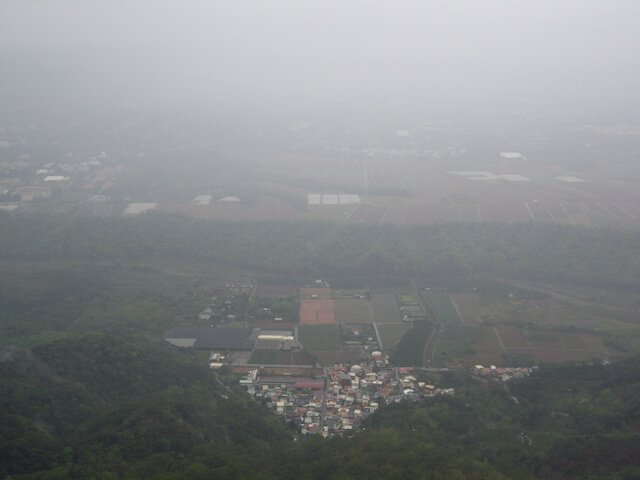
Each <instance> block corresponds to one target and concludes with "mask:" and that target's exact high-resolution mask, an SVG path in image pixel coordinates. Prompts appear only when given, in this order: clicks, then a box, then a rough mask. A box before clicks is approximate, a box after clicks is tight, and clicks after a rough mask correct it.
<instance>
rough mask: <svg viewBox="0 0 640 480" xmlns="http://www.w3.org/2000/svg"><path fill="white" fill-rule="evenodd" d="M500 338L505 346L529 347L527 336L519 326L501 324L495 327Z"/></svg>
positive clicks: (508, 347)
mask: <svg viewBox="0 0 640 480" xmlns="http://www.w3.org/2000/svg"><path fill="white" fill-rule="evenodd" d="M493 328H494V330H495V331H496V333H497V335H498V337H499V339H500V340H501V341H502V344H503V345H504V348H507V349H512V348H529V343H528V342H527V337H526V336H525V335H524V334H523V333H522V329H521V328H519V327H507V326H504V325H500V326H498V327H493Z"/></svg>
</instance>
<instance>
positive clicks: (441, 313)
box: [426, 292, 462, 324]
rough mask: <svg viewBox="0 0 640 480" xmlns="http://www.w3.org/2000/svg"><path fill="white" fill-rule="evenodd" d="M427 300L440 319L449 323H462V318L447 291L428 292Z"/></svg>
mask: <svg viewBox="0 0 640 480" xmlns="http://www.w3.org/2000/svg"><path fill="white" fill-rule="evenodd" d="M426 297H427V302H428V303H429V306H430V307H431V310H432V311H433V314H434V315H435V316H436V318H437V319H438V321H440V322H441V323H444V324H447V323H450V324H461V323H462V319H461V318H460V315H458V312H457V311H456V309H455V307H454V306H453V303H452V302H451V298H450V297H449V294H447V293H441V292H427V294H426Z"/></svg>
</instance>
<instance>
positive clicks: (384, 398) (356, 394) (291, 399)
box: [239, 352, 532, 437]
mask: <svg viewBox="0 0 640 480" xmlns="http://www.w3.org/2000/svg"><path fill="white" fill-rule="evenodd" d="M438 370H445V371H446V370H448V369H438ZM531 371H532V368H528V367H506V368H500V369H498V368H496V367H495V366H492V367H490V368H484V367H482V366H481V365H478V366H476V367H474V368H473V369H472V370H471V372H470V373H471V375H473V376H476V377H488V378H492V379H494V380H495V381H497V382H506V381H508V380H510V379H512V378H517V377H523V376H527V375H529V374H530V373H531ZM258 372H259V370H258V369H254V370H250V371H249V373H248V374H247V375H246V376H244V377H243V378H241V379H240V380H239V383H240V385H242V386H244V387H245V388H246V389H247V392H248V393H249V394H250V395H251V396H253V397H255V398H256V399H258V400H261V401H262V402H263V403H264V404H265V405H266V406H268V407H270V408H271V409H272V410H273V411H274V412H275V413H276V415H278V416H280V417H282V418H283V420H284V421H286V422H289V423H290V424H291V425H292V426H294V427H295V428H296V429H297V430H298V431H299V433H300V434H301V435H313V434H319V435H322V436H324V437H331V436H335V435H343V434H345V432H350V431H354V430H358V429H360V428H362V425H363V421H364V420H365V419H366V418H367V417H369V416H370V415H372V414H373V413H375V412H376V410H377V409H378V408H379V407H380V406H383V405H388V404H391V403H394V402H401V401H419V400H421V399H423V398H427V397H434V396H436V395H451V396H453V395H455V389H454V388H444V387H436V386H434V385H429V384H426V383H425V382H422V381H418V380H417V379H416V377H415V376H414V375H413V373H414V368H413V367H389V364H388V358H387V357H386V356H384V355H383V354H382V353H381V352H373V360H371V361H370V362H363V363H362V364H355V365H352V366H351V367H347V366H344V365H334V366H332V367H325V368H323V374H322V375H321V376H317V377H316V378H313V379H309V378H299V377H293V376H288V375H283V376H261V375H259V373H258Z"/></svg>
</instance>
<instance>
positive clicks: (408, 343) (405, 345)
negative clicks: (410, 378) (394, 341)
mask: <svg viewBox="0 0 640 480" xmlns="http://www.w3.org/2000/svg"><path fill="white" fill-rule="evenodd" d="M431 332H433V323H431V322H428V321H424V320H423V321H415V322H413V328H412V329H411V330H408V331H407V332H406V333H405V334H404V335H403V337H402V340H400V343H398V345H397V347H396V348H395V350H394V351H393V354H392V356H391V360H392V361H393V363H394V364H395V365H400V366H405V367H410V366H413V367H422V366H423V365H424V348H425V346H426V345H427V341H428V340H429V337H430V336H431Z"/></svg>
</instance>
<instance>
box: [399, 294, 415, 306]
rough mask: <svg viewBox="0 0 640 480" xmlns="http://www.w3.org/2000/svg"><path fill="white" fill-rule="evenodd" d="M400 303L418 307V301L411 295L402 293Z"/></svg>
mask: <svg viewBox="0 0 640 480" xmlns="http://www.w3.org/2000/svg"><path fill="white" fill-rule="evenodd" d="M400 303H402V304H403V305H418V299H417V298H416V296H415V295H413V294H411V293H404V294H402V295H400Z"/></svg>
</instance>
